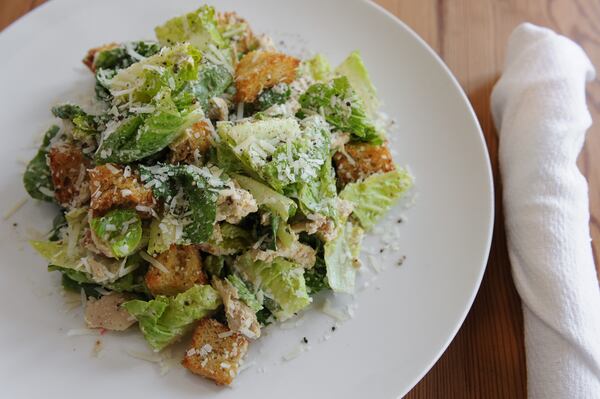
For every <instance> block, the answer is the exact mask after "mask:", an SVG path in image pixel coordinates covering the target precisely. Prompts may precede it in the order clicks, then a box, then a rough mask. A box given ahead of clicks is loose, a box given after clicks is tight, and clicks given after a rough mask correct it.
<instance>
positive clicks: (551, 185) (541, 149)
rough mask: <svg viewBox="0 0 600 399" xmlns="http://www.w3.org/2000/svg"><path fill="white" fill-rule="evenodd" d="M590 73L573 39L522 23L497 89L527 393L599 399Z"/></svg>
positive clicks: (495, 107) (547, 398)
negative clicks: (584, 162)
mask: <svg viewBox="0 0 600 399" xmlns="http://www.w3.org/2000/svg"><path fill="white" fill-rule="evenodd" d="M594 74H595V71H594V68H593V66H592V64H591V62H590V60H589V59H588V57H587V56H586V54H585V53H584V51H583V50H582V49H581V48H580V47H579V46H578V45H577V44H575V43H574V42H572V41H571V40H569V39H567V38H565V37H563V36H560V35H557V34H556V33H554V32H553V31H551V30H549V29H545V28H540V27H537V26H534V25H531V24H523V25H520V26H519V27H517V28H516V29H515V31H514V32H513V33H512V35H511V36H510V39H509V41H508V51H507V58H506V63H505V67H504V73H503V75H502V77H501V79H500V80H499V81H498V83H497V84H496V86H495V87H494V90H493V93H492V114H493V117H494V121H495V123H496V127H497V130H498V136H499V141H500V147H499V161H500V172H501V175H502V185H503V190H504V194H503V203H504V214H505V218H506V234H507V240H508V252H509V256H510V261H511V265H512V274H513V279H514V282H515V285H516V287H517V290H518V292H519V294H520V296H521V299H522V303H523V317H524V324H525V351H526V358H527V378H528V396H529V397H530V398H536V399H537V398H540V399H541V398H544V399H552V398H557V399H558V398H560V399H565V398H578V399H584V398H600V290H599V286H598V279H597V275H596V269H595V266H594V259H593V255H592V248H591V243H590V234H589V225H588V223H589V218H590V215H589V210H588V189H587V182H586V180H585V178H584V177H583V176H582V175H581V173H580V172H579V170H578V168H577V165H576V160H577V156H578V154H579V152H580V151H581V148H582V146H583V143H584V139H585V133H586V130H587V128H588V127H589V126H590V124H591V117H590V114H589V112H588V110H587V107H586V97H585V85H586V82H587V81H590V80H592V79H593V78H594ZM595 155H598V154H595Z"/></svg>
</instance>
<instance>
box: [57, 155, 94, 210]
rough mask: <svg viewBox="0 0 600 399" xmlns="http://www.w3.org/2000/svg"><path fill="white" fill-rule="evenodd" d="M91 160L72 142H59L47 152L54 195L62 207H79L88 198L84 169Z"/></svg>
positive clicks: (88, 188) (87, 183) (88, 192)
mask: <svg viewBox="0 0 600 399" xmlns="http://www.w3.org/2000/svg"><path fill="white" fill-rule="evenodd" d="M90 165H91V161H90V160H89V159H88V158H86V157H85V156H84V155H83V152H81V149H80V148H79V147H76V146H74V145H72V144H61V145H60V146H57V147H53V148H51V149H50V151H49V152H48V166H49V168H50V174H51V177H52V184H53V185H54V196H55V197H56V200H57V201H58V203H59V204H61V205H62V206H64V207H67V208H72V207H80V206H81V205H83V204H84V203H86V202H87V201H88V200H89V198H90V187H89V181H88V178H87V173H86V169H87V168H88V167H89V166H90Z"/></svg>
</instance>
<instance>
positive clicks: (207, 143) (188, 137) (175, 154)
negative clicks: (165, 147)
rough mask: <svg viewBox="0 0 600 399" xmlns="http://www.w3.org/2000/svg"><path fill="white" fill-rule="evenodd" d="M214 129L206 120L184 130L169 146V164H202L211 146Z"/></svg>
mask: <svg viewBox="0 0 600 399" xmlns="http://www.w3.org/2000/svg"><path fill="white" fill-rule="evenodd" d="M213 132H214V128H213V126H212V124H211V123H210V121H209V120H208V119H204V120H201V121H199V122H196V123H194V124H193V125H192V126H190V127H189V128H187V129H185V131H184V133H183V134H182V135H181V137H180V138H178V139H177V140H176V141H175V142H173V143H172V144H171V145H169V148H170V149H171V153H170V154H169V162H171V163H188V164H204V163H205V161H206V157H207V156H208V151H209V150H210V147H211V146H212V142H213V138H212V134H213Z"/></svg>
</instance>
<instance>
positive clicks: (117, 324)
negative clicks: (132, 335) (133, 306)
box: [84, 292, 135, 331]
mask: <svg viewBox="0 0 600 399" xmlns="http://www.w3.org/2000/svg"><path fill="white" fill-rule="evenodd" d="M131 298H132V296H131V295H127V294H121V293H118V292H114V293H111V294H110V295H104V296H103V297H101V298H100V299H94V298H92V299H90V300H89V301H88V302H87V304H86V306H85V315H84V319H85V323H86V324H87V326H88V327H90V328H105V329H107V330H112V331H123V330H127V329H128V328H129V327H130V326H131V325H133V323H135V318H133V317H131V315H130V314H129V312H128V311H127V310H125V309H123V308H121V304H122V303H123V302H126V301H128V300H130V299H131Z"/></svg>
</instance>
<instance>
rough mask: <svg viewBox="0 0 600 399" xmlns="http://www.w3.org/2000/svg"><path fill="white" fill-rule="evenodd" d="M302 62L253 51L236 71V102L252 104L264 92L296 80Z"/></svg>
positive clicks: (284, 56) (279, 55) (283, 56)
mask: <svg viewBox="0 0 600 399" xmlns="http://www.w3.org/2000/svg"><path fill="white" fill-rule="evenodd" d="M299 64H300V60H299V59H297V58H294V57H291V56H289V55H286V54H282V53H276V52H273V51H264V50H258V51H251V52H249V53H247V54H246V55H244V57H243V58H242V59H241V60H240V62H239V63H238V65H237V68H236V70H235V87H236V89H237V93H236V97H235V98H236V102H245V103H252V102H254V101H255V100H256V98H257V97H258V95H259V94H260V93H261V92H262V91H263V90H264V89H268V88H270V87H273V86H275V85H276V84H279V83H291V82H292V81H293V80H294V79H295V78H296V70H297V68H298V65H299Z"/></svg>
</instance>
